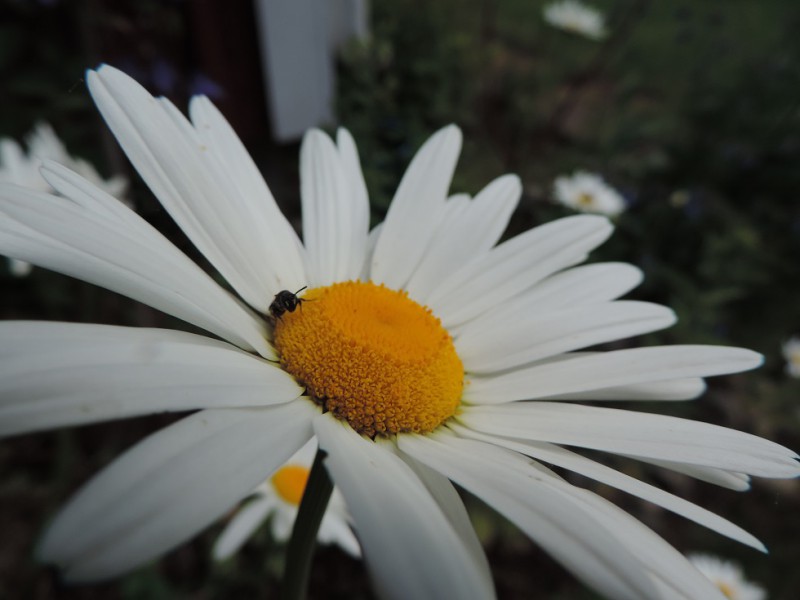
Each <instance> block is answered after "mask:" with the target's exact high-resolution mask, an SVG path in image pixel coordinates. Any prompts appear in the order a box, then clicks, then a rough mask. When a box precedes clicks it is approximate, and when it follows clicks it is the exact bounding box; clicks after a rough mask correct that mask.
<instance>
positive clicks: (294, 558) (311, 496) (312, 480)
mask: <svg viewBox="0 0 800 600" xmlns="http://www.w3.org/2000/svg"><path fill="white" fill-rule="evenodd" d="M325 455H326V453H325V451H324V450H321V449H320V450H317V455H316V456H315V457H314V464H313V465H312V466H311V473H309V475H308V483H306V489H305V491H304V492H303V499H302V500H301V501H300V508H299V510H298V511H297V519H295V522H294V529H292V539H291V540H289V546H288V547H287V548H286V568H285V570H284V572H283V588H282V589H281V598H282V599H283V600H303V599H304V598H305V597H306V595H307V592H308V574H309V573H310V572H311V557H312V556H313V554H314V546H315V545H316V542H317V531H318V530H319V524H320V523H321V522H322V517H323V515H324V514H325V509H326V508H328V500H330V497H331V492H333V482H332V481H331V478H330V476H329V475H328V471H327V469H326V468H325V465H324V464H323V459H324V458H325Z"/></svg>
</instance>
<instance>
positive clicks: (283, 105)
mask: <svg viewBox="0 0 800 600" xmlns="http://www.w3.org/2000/svg"><path fill="white" fill-rule="evenodd" d="M256 18H257V26H258V31H259V38H260V40H259V41H260V44H261V56H262V64H263V66H264V81H265V82H266V88H267V89H266V93H267V104H268V109H269V116H270V123H271V124H272V131H273V136H274V138H275V140H276V141H279V142H286V141H292V140H296V139H299V138H300V137H301V136H302V135H303V133H304V132H305V131H306V130H307V129H308V128H309V127H314V126H318V125H326V124H334V123H335V121H336V119H335V115H334V111H333V98H334V86H335V83H336V73H335V70H334V64H335V62H334V61H335V57H336V51H337V49H338V48H339V47H340V46H341V44H343V43H344V42H346V41H347V40H349V39H350V38H351V37H365V36H366V35H367V33H368V25H367V0H257V1H256Z"/></svg>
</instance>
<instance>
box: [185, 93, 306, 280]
mask: <svg viewBox="0 0 800 600" xmlns="http://www.w3.org/2000/svg"><path fill="white" fill-rule="evenodd" d="M189 114H190V115H191V118H192V124H193V125H194V127H195V129H196V130H197V134H198V135H199V137H200V139H201V140H202V141H203V143H204V144H205V145H206V147H207V148H208V152H209V153H210V154H211V155H212V156H213V157H214V158H215V159H216V160H217V161H218V163H219V165H220V166H221V168H220V169H219V171H217V173H216V175H215V176H216V177H220V178H223V177H224V178H225V185H226V189H227V190H229V191H230V193H231V194H234V192H235V196H234V197H232V198H230V201H231V202H236V203H237V206H239V207H240V208H239V210H240V211H241V214H242V215H243V217H244V219H245V220H246V221H247V223H249V224H250V225H251V226H252V229H253V234H252V235H251V238H250V242H252V243H253V244H255V248H256V250H255V251H256V252H257V253H258V254H259V257H260V261H261V262H260V267H261V269H263V270H264V271H266V272H269V273H272V274H273V275H272V276H273V277H274V285H275V286H276V290H282V289H291V290H296V289H298V288H300V287H302V286H303V285H305V284H306V276H305V273H304V266H303V255H302V253H303V247H302V244H301V243H300V238H299V237H297V233H296V232H295V230H294V229H293V228H292V226H291V224H290V223H289V221H288V220H287V219H286V217H285V216H284V215H283V213H282V212H281V210H280V209H279V208H278V205H277V203H276V202H275V198H274V197H273V195H272V192H271V191H270V189H269V187H268V186H267V183H266V182H265V181H264V178H263V176H262V175H261V172H260V171H259V170H258V167H257V166H256V164H255V162H253V159H252V158H251V157H250V154H249V153H248V152H247V150H246V149H245V147H244V144H242V142H241V140H240V139H239V136H237V135H236V132H235V131H234V130H233V128H232V127H231V126H230V124H229V123H228V121H227V120H226V119H225V117H223V116H222V113H220V112H219V110H217V107H215V106H214V104H213V103H212V102H211V101H210V100H209V99H208V98H206V97H205V96H195V97H194V98H192V101H191V103H190V104H189Z"/></svg>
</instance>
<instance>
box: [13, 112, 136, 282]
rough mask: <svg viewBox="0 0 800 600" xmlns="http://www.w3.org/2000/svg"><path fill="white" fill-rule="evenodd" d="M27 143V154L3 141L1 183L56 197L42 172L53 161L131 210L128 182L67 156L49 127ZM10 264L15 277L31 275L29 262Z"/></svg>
mask: <svg viewBox="0 0 800 600" xmlns="http://www.w3.org/2000/svg"><path fill="white" fill-rule="evenodd" d="M26 141H27V144H28V152H27V153H26V152H25V150H24V149H23V148H22V146H21V145H20V144H18V143H17V142H16V141H15V140H13V139H11V138H2V139H0V183H13V184H15V185H20V186H22V187H25V188H28V189H30V190H36V191H39V192H49V193H55V190H54V189H53V187H52V186H51V185H50V184H49V183H47V181H46V180H45V179H44V177H42V175H41V173H40V172H39V169H40V167H41V166H42V161H43V160H52V161H54V162H57V163H59V164H61V165H64V166H65V167H67V168H68V169H70V170H72V171H74V172H76V173H78V174H79V175H81V176H82V177H83V178H84V179H86V180H87V181H89V182H91V183H92V184H94V185H96V186H97V187H98V188H100V189H101V190H103V191H105V192H106V193H108V194H110V195H111V196H114V197H115V198H117V199H120V200H122V202H124V203H125V204H126V205H128V206H130V204H129V203H128V202H127V200H125V199H124V197H123V195H124V194H125V192H126V190H127V189H128V180H127V179H126V178H125V177H123V176H121V175H114V176H113V177H110V178H109V179H103V178H102V177H101V176H100V174H99V173H98V172H97V169H95V168H94V167H93V166H92V165H91V164H90V163H89V162H88V161H86V160H84V159H82V158H76V157H73V156H72V155H70V154H69V152H67V148H66V147H65V146H64V143H63V142H62V141H61V140H60V139H59V138H58V136H57V135H56V132H55V131H54V130H53V128H52V127H51V126H50V125H49V124H48V123H38V124H37V125H36V127H35V129H34V130H33V131H32V132H31V133H30V134H29V135H28V137H27V140H26ZM8 264H9V271H10V272H11V274H12V275H14V276H16V277H25V276H26V275H28V274H29V273H30V272H31V268H32V267H31V264H30V263H28V262H25V261H22V260H18V259H15V258H11V259H9V261H8Z"/></svg>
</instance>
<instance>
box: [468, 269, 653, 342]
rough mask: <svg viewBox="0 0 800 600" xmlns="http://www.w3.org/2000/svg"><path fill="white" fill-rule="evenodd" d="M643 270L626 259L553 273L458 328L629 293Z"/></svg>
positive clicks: (473, 328) (478, 327) (481, 327)
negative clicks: (620, 261)
mask: <svg viewBox="0 0 800 600" xmlns="http://www.w3.org/2000/svg"><path fill="white" fill-rule="evenodd" d="M642 277H643V275H642V272H641V270H639V269H637V268H636V267H634V266H633V265H629V264H625V263H594V264H591V265H583V266H580V267H573V268H571V269H567V270H566V271H561V272H560V273H556V274H555V275H551V276H550V277H548V278H546V279H545V280H543V281H541V282H540V283H538V284H537V285H535V286H533V287H532V288H530V289H529V290H527V291H525V292H524V293H522V294H520V295H519V296H517V297H516V298H512V299H511V300H508V301H506V302H504V303H503V304H502V306H499V307H498V309H497V310H495V311H492V312H486V313H483V314H482V315H480V316H478V317H476V318H475V319H473V320H472V321H468V322H467V323H463V324H462V325H460V326H459V327H458V328H457V331H458V332H459V335H460V334H461V333H464V334H467V333H469V334H474V335H477V334H479V333H481V332H485V331H490V330H491V329H493V328H494V327H495V326H497V325H499V324H503V323H505V322H507V321H514V320H516V319H519V318H522V317H525V316H529V315H533V314H536V313H540V312H545V311H548V310H552V309H558V308H563V307H565V306H580V305H584V304H599V303H601V302H608V301H610V300H615V299H617V298H619V297H620V296H622V295H624V294H627V293H628V292H629V291H631V290H632V289H633V288H635V287H636V286H637V285H639V284H640V283H641V281H642Z"/></svg>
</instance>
